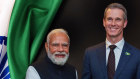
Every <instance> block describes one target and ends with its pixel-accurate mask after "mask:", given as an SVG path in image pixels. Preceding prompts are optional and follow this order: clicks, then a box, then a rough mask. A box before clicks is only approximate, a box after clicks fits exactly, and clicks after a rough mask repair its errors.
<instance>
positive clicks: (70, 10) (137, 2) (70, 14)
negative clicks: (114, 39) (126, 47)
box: [37, 0, 140, 79]
mask: <svg viewBox="0 0 140 79" xmlns="http://www.w3.org/2000/svg"><path fill="white" fill-rule="evenodd" d="M112 2H117V3H121V4H123V5H124V6H125V7H126V9H127V12H128V25H127V27H126V28H125V30H124V38H125V41H127V42H129V43H130V44H132V45H134V46H135V47H137V48H139V49H140V41H139V40H140V26H139V23H140V15H139V14H140V9H139V8H140V0H63V2H62V4H61V6H60V8H59V10H58V12H57V14H56V16H55V18H54V20H53V22H52V24H51V26H50V29H49V31H50V30H52V29H54V28H64V29H65V30H67V31H68V34H69V36H70V57H69V60H68V63H70V64H72V65H74V66H75V67H76V68H77V71H78V76H79V79H81V73H82V63H83V56H84V51H85V49H86V48H87V47H89V46H92V45H96V44H98V43H100V42H103V41H105V38H106V37H105V30H104V27H103V22H102V20H103V15H104V9H105V7H106V6H107V5H108V4H110V3H112ZM49 31H48V32H49ZM44 42H45V39H44ZM44 42H43V43H42V46H41V48H40V50H41V51H44ZM43 55H44V52H43V53H40V54H39V56H38V57H39V58H37V60H38V59H40V58H42V56H43Z"/></svg>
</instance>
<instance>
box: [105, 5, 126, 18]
mask: <svg viewBox="0 0 140 79" xmlns="http://www.w3.org/2000/svg"><path fill="white" fill-rule="evenodd" d="M115 8H117V9H121V10H122V11H123V12H124V16H123V17H124V20H127V10H126V8H125V7H124V6H123V5H122V4H119V3H112V4H109V5H108V6H107V7H106V9H105V11H104V19H105V18H106V12H107V10H108V9H115Z"/></svg>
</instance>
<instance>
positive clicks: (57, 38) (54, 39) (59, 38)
mask: <svg viewBox="0 0 140 79" xmlns="http://www.w3.org/2000/svg"><path fill="white" fill-rule="evenodd" d="M68 42H69V39H68V36H67V35H66V34H65V33H61V32H60V33H54V34H52V35H51V36H50V43H68Z"/></svg>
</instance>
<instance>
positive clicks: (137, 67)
mask: <svg viewBox="0 0 140 79" xmlns="http://www.w3.org/2000/svg"><path fill="white" fill-rule="evenodd" d="M83 64H84V65H83V73H82V79H108V76H107V67H106V46H105V43H104V42H103V43H100V44H98V45H96V46H93V47H89V48H87V49H86V52H85V57H84V63H83ZM114 79H140V50H138V49H136V48H135V47H133V46H132V45H130V44H128V43H126V42H125V44H124V47H123V50H122V54H121V57H120V60H119V63H118V66H117V69H116V72H115V76H114Z"/></svg>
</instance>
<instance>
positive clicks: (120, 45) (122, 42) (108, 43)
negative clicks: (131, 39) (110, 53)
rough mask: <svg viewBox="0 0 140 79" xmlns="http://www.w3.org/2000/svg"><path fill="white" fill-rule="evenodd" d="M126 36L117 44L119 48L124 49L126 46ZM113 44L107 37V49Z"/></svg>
mask: <svg viewBox="0 0 140 79" xmlns="http://www.w3.org/2000/svg"><path fill="white" fill-rule="evenodd" d="M124 42H125V41H124V38H122V40H120V41H119V42H117V43H116V44H115V45H116V46H117V48H118V49H120V50H122V49H123V46H124ZM110 45H112V44H111V43H110V42H109V41H108V40H107V39H106V49H107V48H109V46H110Z"/></svg>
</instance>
